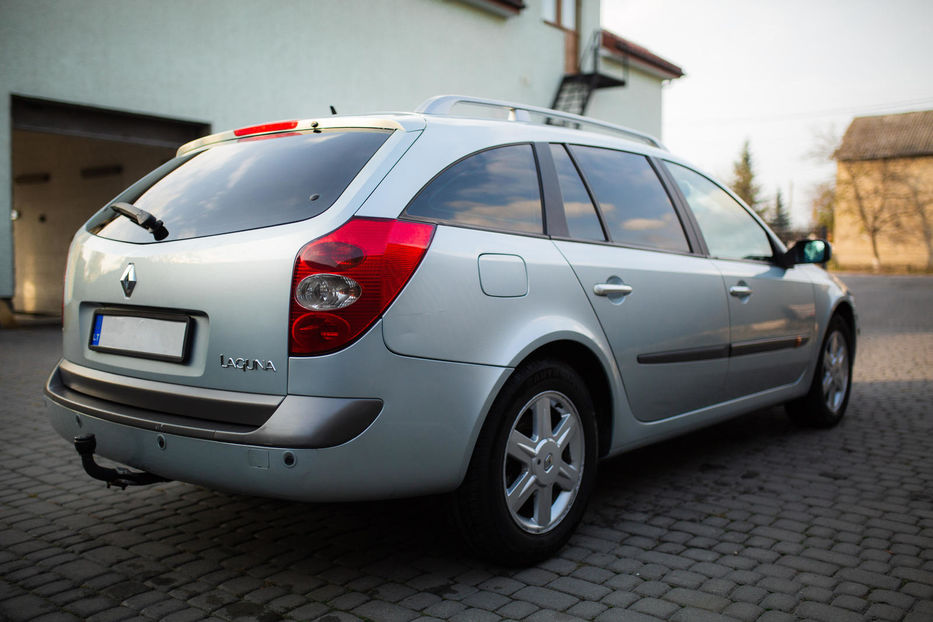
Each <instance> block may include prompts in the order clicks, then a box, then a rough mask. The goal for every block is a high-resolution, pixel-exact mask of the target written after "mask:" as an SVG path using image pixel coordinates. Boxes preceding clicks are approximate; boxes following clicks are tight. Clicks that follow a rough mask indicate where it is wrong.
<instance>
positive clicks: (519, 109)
mask: <svg viewBox="0 0 933 622" xmlns="http://www.w3.org/2000/svg"><path fill="white" fill-rule="evenodd" d="M458 104H469V105H473V106H485V107H488V108H498V109H501V110H507V111H508V117H507V118H508V120H509V121H524V122H526V123H534V122H535V121H536V120H535V119H533V118H532V114H534V115H539V116H541V117H543V119H542V120H541V121H539V122H543V123H545V124H548V125H563V126H565V127H575V128H576V129H585V126H589V128H592V129H595V130H596V131H602V132H604V133H611V134H621V135H622V136H625V137H626V138H634V139H635V140H638V141H640V142H643V143H647V144H649V145H651V146H653V147H657V148H658V149H664V150H665V151H667V147H665V146H664V145H663V144H661V141H659V140H658V139H657V138H655V137H654V136H651V135H650V134H645V133H644V132H639V131H638V130H633V129H631V128H628V127H624V126H622V125H615V124H613V123H606V122H605V121H599V120H597V119H591V118H590V117H583V116H580V115H578V114H573V113H570V112H563V111H560V110H551V109H550V108H540V107H538V106H526V105H525V104H515V103H512V102H506V101H500V100H497V99H484V98H482V97H470V96H468V95H436V96H434V97H431V98H429V99H426V100H424V101H423V102H421V105H420V106H418V107H417V108H416V109H415V112H417V113H421V114H436V115H450V114H451V110H452V109H453V108H454V106H457V105H458Z"/></svg>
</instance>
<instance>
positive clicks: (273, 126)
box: [233, 121, 298, 136]
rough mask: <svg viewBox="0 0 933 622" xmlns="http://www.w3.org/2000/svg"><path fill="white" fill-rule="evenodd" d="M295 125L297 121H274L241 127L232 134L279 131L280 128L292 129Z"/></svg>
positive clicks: (244, 134) (243, 134)
mask: <svg viewBox="0 0 933 622" xmlns="http://www.w3.org/2000/svg"><path fill="white" fill-rule="evenodd" d="M296 127H298V121H276V122H275V123H263V124H262V125H251V126H249V127H241V128H240V129H238V130H233V135H234V136H249V135H250V134H262V133H263V132H281V131H282V130H293V129H295V128H296Z"/></svg>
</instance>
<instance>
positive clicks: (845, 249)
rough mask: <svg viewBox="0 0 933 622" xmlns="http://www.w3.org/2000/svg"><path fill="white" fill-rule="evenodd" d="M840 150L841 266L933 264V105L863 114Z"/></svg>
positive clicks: (836, 231) (837, 228) (836, 240)
mask: <svg viewBox="0 0 933 622" xmlns="http://www.w3.org/2000/svg"><path fill="white" fill-rule="evenodd" d="M835 157H836V208H835V223H834V228H833V246H834V251H835V252H834V255H835V256H836V260H837V262H838V263H839V265H840V266H841V267H844V268H869V267H870V268H873V269H879V268H884V269H900V270H910V271H916V270H927V271H930V270H933V110H925V111H920V112H907V113H902V114H890V115H883V116H877V117H858V118H856V119H854V120H853V121H852V123H851V125H849V127H848V129H847V130H846V133H845V135H844V136H843V139H842V144H841V145H840V147H839V149H838V150H837V151H836V156H835Z"/></svg>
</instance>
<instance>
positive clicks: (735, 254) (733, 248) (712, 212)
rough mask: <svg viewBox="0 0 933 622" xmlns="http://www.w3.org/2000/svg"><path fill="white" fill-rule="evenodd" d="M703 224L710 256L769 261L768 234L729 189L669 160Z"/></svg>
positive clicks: (770, 255) (670, 168) (683, 190)
mask: <svg viewBox="0 0 933 622" xmlns="http://www.w3.org/2000/svg"><path fill="white" fill-rule="evenodd" d="M666 164H667V167H668V169H669V170H670V172H671V175H672V176H673V177H674V180H675V181H676V182H677V186H678V187H679V188H680V191H681V192H682V193H683V195H684V198H686V199H687V204H688V205H690V209H691V210H692V211H693V215H694V216H695V217H696V219H697V223H698V224H699V225H700V231H701V232H702V233H703V237H704V238H705V239H706V245H707V246H708V247H709V252H710V255H712V256H713V257H719V258H722V259H755V260H769V259H771V257H772V256H773V255H774V251H773V250H772V248H771V242H770V241H769V240H768V234H767V233H765V230H764V229H762V228H761V225H759V224H758V223H757V222H756V221H755V219H754V218H752V216H751V214H749V213H748V212H747V211H746V210H745V208H744V207H742V205H741V204H740V203H739V202H738V201H736V200H735V199H733V198H732V197H731V196H730V195H729V193H728V192H726V191H725V190H723V189H722V188H720V187H719V186H717V185H716V184H714V183H713V182H712V181H710V180H709V179H707V178H706V177H703V176H702V175H700V174H699V173H697V172H695V171H692V170H690V169H688V168H685V167H683V166H680V165H679V164H674V163H673V162H666Z"/></svg>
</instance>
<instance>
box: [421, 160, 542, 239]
mask: <svg viewBox="0 0 933 622" xmlns="http://www.w3.org/2000/svg"><path fill="white" fill-rule="evenodd" d="M405 214H407V215H408V216H413V217H416V218H424V219H427V220H432V221H435V222H446V223H451V224H457V225H464V226H469V227H478V228H482V229H498V230H501V231H515V232H519V233H544V224H543V223H544V220H543V218H542V210H541V191H540V187H539V185H538V167H537V165H536V164H535V157H534V153H533V152H532V150H531V145H508V146H506V147H497V148H495V149H488V150H486V151H480V152H479V153H475V154H473V155H471V156H467V157H466V158H464V159H463V160H460V161H459V162H456V163H454V164H452V165H451V166H450V167H449V168H447V169H446V170H445V171H443V172H441V173H440V174H439V175H438V176H437V177H435V178H434V179H433V180H431V182H430V183H428V185H427V186H425V187H424V188H423V189H422V190H421V192H419V193H418V195H417V196H416V197H415V198H414V200H413V201H412V202H411V203H410V204H409V205H408V208H407V209H406V210H405Z"/></svg>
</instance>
